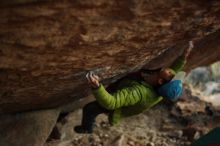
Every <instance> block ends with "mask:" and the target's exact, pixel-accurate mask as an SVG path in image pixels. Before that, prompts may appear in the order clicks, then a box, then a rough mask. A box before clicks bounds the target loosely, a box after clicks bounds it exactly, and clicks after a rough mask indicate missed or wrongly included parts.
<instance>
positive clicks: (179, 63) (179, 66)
mask: <svg viewBox="0 0 220 146" xmlns="http://www.w3.org/2000/svg"><path fill="white" fill-rule="evenodd" d="M185 64H186V59H184V57H183V56H180V57H178V58H177V59H176V60H175V61H174V62H173V64H172V65H171V66H170V68H171V69H173V70H174V71H175V72H176V73H177V72H179V71H181V70H183V67H184V65H185Z"/></svg>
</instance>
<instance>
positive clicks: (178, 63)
mask: <svg viewBox="0 0 220 146" xmlns="http://www.w3.org/2000/svg"><path fill="white" fill-rule="evenodd" d="M193 47H194V46H193V42H192V41H190V42H189V47H188V48H187V49H186V50H185V51H184V53H183V55H181V56H180V57H178V58H177V59H176V60H175V61H174V63H173V64H172V65H171V66H170V68H171V69H173V70H174V71H175V72H179V71H181V70H183V67H184V65H185V64H186V62H187V59H188V56H189V54H190V52H191V51H192V49H193Z"/></svg>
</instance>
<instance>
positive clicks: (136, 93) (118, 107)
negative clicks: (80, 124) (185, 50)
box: [93, 57, 186, 125]
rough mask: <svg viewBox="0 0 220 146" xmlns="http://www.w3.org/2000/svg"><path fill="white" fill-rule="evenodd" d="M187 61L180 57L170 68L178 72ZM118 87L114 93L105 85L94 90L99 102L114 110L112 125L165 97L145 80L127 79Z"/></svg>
mask: <svg viewBox="0 0 220 146" xmlns="http://www.w3.org/2000/svg"><path fill="white" fill-rule="evenodd" d="M185 63H186V61H185V60H184V59H183V57H179V58H178V59H177V60H176V61H175V62H174V63H173V64H172V65H171V67H170V68H171V69H173V70H174V71H175V72H178V71H180V70H182V68H183V66H184V64H185ZM117 88H118V90H117V91H116V92H114V93H108V92H107V91H106V90H105V88H104V86H103V85H100V87H99V88H98V89H95V90H93V94H94V96H95V98H96V100H97V101H98V103H99V104H100V105H101V106H102V107H104V108H106V109H108V110H112V111H113V114H111V115H110V118H109V119H110V123H111V124H112V125H115V124H117V123H119V121H120V119H121V118H123V117H129V116H132V115H136V114H139V113H141V112H143V111H144V110H147V109H149V108H151V107H153V106H154V105H156V104H157V103H159V102H160V101H161V100H162V99H163V97H161V96H159V95H158V94H157V93H156V92H155V90H154V89H153V87H152V86H151V85H149V84H147V83H145V82H144V81H136V80H129V79H125V80H122V81H121V82H119V85H118V86H117Z"/></svg>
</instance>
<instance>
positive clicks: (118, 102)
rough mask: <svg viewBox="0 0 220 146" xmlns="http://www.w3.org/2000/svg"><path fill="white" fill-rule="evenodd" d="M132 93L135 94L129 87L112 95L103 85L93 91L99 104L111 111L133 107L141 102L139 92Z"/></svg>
mask: <svg viewBox="0 0 220 146" xmlns="http://www.w3.org/2000/svg"><path fill="white" fill-rule="evenodd" d="M132 92H134V89H133V90H132V87H127V88H123V89H121V90H118V91H117V92H115V93H113V94H110V93H108V92H107V91H106V90H105V88H104V86H103V85H100V86H99V88H97V89H94V90H93V94H94V96H95V98H96V100H97V101H98V102H99V104H100V105H101V106H103V107H104V108H106V109H109V110H114V109H117V108H120V107H125V106H131V105H134V104H136V103H137V102H139V101H140V100H141V97H140V95H138V93H137V92H136V93H132ZM135 94H136V95H135Z"/></svg>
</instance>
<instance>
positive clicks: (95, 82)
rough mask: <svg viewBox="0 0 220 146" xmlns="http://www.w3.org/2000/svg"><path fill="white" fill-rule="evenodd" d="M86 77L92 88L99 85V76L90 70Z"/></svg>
mask: <svg viewBox="0 0 220 146" xmlns="http://www.w3.org/2000/svg"><path fill="white" fill-rule="evenodd" d="M86 78H87V81H88V83H89V84H90V85H91V86H92V88H98V87H99V86H100V83H99V77H98V76H97V75H95V74H94V73H93V72H92V71H90V72H88V73H87V74H86Z"/></svg>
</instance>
